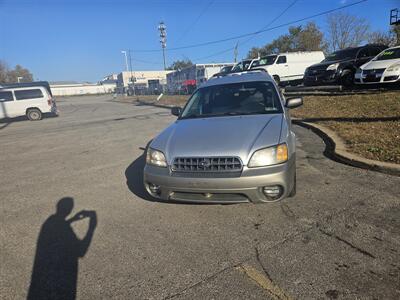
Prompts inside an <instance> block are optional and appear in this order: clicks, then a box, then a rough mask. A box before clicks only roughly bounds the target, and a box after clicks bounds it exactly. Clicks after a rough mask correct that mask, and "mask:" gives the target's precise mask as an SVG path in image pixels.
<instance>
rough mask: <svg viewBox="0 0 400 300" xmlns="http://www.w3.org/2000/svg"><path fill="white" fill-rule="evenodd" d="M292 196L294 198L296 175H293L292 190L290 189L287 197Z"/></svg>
mask: <svg viewBox="0 0 400 300" xmlns="http://www.w3.org/2000/svg"><path fill="white" fill-rule="evenodd" d="M294 196H296V173H294V183H293V188H292V190H291V191H290V193H289V195H288V197H289V198H291V197H294Z"/></svg>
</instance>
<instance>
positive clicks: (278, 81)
mask: <svg viewBox="0 0 400 300" xmlns="http://www.w3.org/2000/svg"><path fill="white" fill-rule="evenodd" d="M272 77H273V78H274V80H275V82H276V84H277V85H280V84H281V79H280V78H279V76H278V75H274V76H272Z"/></svg>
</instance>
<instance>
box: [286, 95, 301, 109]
mask: <svg viewBox="0 0 400 300" xmlns="http://www.w3.org/2000/svg"><path fill="white" fill-rule="evenodd" d="M302 105H303V98H301V97H297V98H289V99H286V105H285V106H286V107H287V108H296V107H299V106H302Z"/></svg>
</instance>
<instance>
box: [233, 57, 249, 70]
mask: <svg viewBox="0 0 400 300" xmlns="http://www.w3.org/2000/svg"><path fill="white" fill-rule="evenodd" d="M250 63H251V60H243V61H241V62H240V63H238V64H237V65H235V66H234V67H233V69H232V71H233V72H240V71H246V70H247V69H248V68H249V65H250Z"/></svg>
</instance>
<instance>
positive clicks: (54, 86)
mask: <svg viewBox="0 0 400 300" xmlns="http://www.w3.org/2000/svg"><path fill="white" fill-rule="evenodd" d="M115 86H116V85H115V83H103V84H96V83H76V82H50V88H51V92H52V94H53V95H54V96H74V95H90V94H110V93H113V92H114V91H115Z"/></svg>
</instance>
